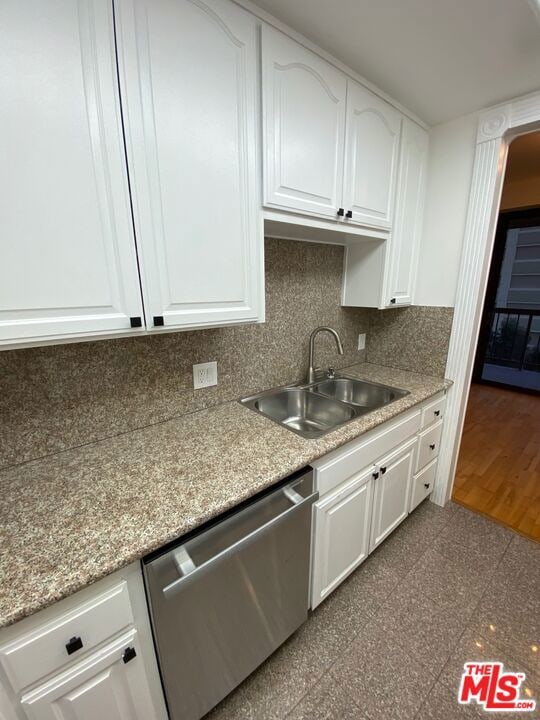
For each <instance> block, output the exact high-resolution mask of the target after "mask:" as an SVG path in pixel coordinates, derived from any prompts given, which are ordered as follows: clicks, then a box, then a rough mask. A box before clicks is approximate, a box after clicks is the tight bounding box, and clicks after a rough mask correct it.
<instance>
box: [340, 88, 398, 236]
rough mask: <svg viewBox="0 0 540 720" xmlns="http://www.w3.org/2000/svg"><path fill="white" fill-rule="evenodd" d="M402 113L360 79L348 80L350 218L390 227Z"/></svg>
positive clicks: (347, 204) (347, 207) (345, 195)
mask: <svg viewBox="0 0 540 720" xmlns="http://www.w3.org/2000/svg"><path fill="white" fill-rule="evenodd" d="M400 130H401V115H400V114H399V112H397V110H394V108H392V107H391V106H390V105H388V104H387V103H385V102H384V101H383V100H380V99H379V98H378V97H377V96H376V95H373V93H371V92H369V90H366V89H365V88H363V87H362V86H361V85H358V83H355V82H354V81H352V80H350V81H348V94H347V138H346V144H345V186H344V193H343V205H344V207H345V210H351V211H352V218H351V219H350V220H349V222H356V223H365V224H368V225H377V226H379V227H383V228H389V227H390V226H391V224H392V211H393V203H394V188H395V183H396V170H397V160H398V152H399V138H400Z"/></svg>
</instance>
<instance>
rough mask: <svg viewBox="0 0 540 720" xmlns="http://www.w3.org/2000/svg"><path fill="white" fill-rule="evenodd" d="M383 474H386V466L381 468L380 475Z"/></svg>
mask: <svg viewBox="0 0 540 720" xmlns="http://www.w3.org/2000/svg"><path fill="white" fill-rule="evenodd" d="M385 472H386V465H385V466H384V467H382V468H381V475H384V473H385Z"/></svg>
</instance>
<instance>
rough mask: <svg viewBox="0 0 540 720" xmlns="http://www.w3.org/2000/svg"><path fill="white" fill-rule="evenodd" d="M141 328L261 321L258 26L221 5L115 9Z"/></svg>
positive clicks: (181, 2)
mask: <svg viewBox="0 0 540 720" xmlns="http://www.w3.org/2000/svg"><path fill="white" fill-rule="evenodd" d="M116 25H117V37H118V55H119V72H120V87H121V93H122V104H123V110H124V114H125V118H126V144H127V153H128V165H129V169H130V176H131V182H132V190H133V207H134V215H135V226H136V230H137V241H138V246H139V251H140V255H141V276H142V278H141V279H142V285H143V294H144V298H145V305H146V307H147V308H148V315H149V320H150V322H149V323H148V324H149V327H150V328H152V326H156V327H158V329H159V327H160V324H159V323H158V322H153V318H159V317H161V318H163V322H162V326H163V327H164V328H165V329H171V328H189V327H200V326H204V325H222V324H230V323H238V322H248V321H251V322H254V321H260V320H262V319H263V308H264V284H263V236H262V218H261V213H260V189H259V188H260V180H259V175H260V171H259V168H260V163H259V160H258V136H257V133H258V122H259V113H258V77H257V53H258V47H257V22H256V19H255V18H254V17H253V16H252V15H250V14H249V13H247V12H245V11H244V10H242V9H241V8H239V7H238V6H236V5H235V4H234V3H230V2H227V1H226V0H177V1H176V2H172V0H117V3H116Z"/></svg>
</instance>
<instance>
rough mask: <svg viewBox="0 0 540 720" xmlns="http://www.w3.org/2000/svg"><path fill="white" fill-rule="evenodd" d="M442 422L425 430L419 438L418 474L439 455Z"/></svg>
mask: <svg viewBox="0 0 540 720" xmlns="http://www.w3.org/2000/svg"><path fill="white" fill-rule="evenodd" d="M442 426H443V423H442V420H439V422H437V423H435V425H431V426H430V427H429V428H427V430H423V431H422V432H421V433H420V434H419V436H418V438H419V442H418V454H417V456H416V472H418V471H419V470H421V469H422V468H423V467H425V466H426V465H427V464H428V462H431V461H432V460H434V459H435V458H436V457H437V455H438V454H439V445H440V443H441V433H442Z"/></svg>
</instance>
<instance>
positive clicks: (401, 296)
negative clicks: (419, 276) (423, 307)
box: [342, 118, 428, 309]
mask: <svg viewBox="0 0 540 720" xmlns="http://www.w3.org/2000/svg"><path fill="white" fill-rule="evenodd" d="M401 136H402V137H401V151H400V161H399V169H398V176H397V191H396V203H395V205H396V210H395V217H394V221H393V224H392V230H391V231H390V232H389V235H388V237H387V239H386V240H384V241H371V242H360V243H354V244H349V246H348V247H347V248H346V250H345V265H344V271H343V288H342V304H343V305H349V306H356V307H376V308H381V309H382V308H388V307H390V308H392V307H399V306H400V305H411V304H412V302H413V293H414V286H415V282H416V270H417V266H418V253H419V248H420V239H421V234H422V219H423V214H424V199H425V195H426V172H427V161H428V134H427V132H426V131H425V130H424V129H423V128H421V127H420V126H419V125H417V124H416V123H414V122H412V121H411V120H409V119H408V118H403V128H402V133H401Z"/></svg>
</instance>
